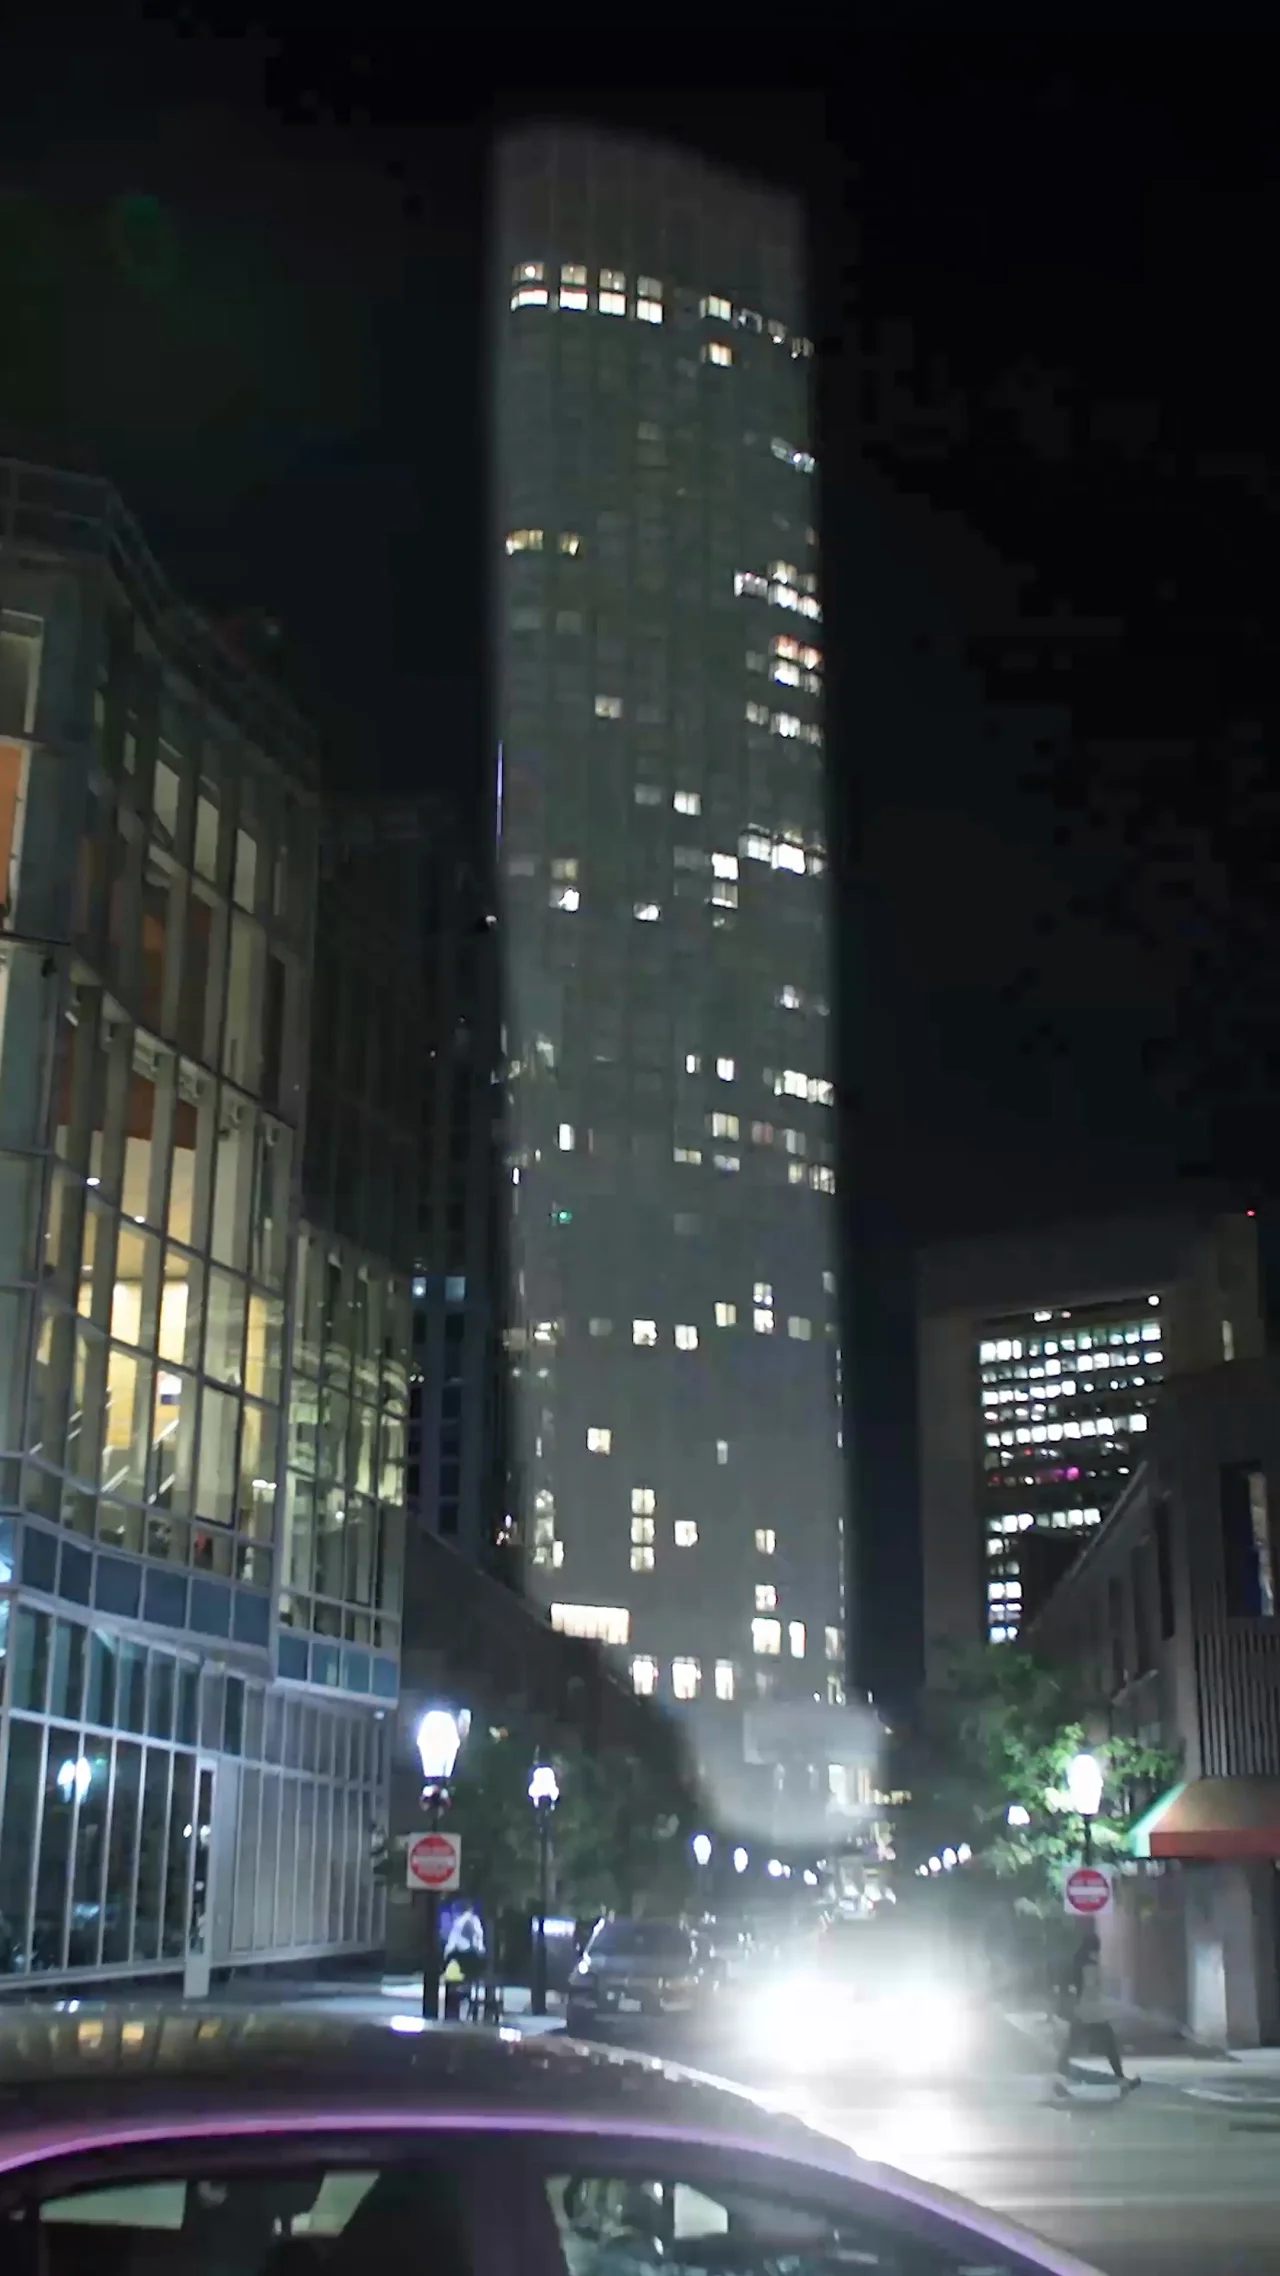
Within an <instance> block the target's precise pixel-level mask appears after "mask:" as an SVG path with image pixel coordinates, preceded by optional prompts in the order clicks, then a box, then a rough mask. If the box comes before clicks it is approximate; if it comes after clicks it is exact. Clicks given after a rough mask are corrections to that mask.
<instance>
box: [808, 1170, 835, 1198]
mask: <svg viewBox="0 0 1280 2276" xmlns="http://www.w3.org/2000/svg"><path fill="white" fill-rule="evenodd" d="M809 1183H810V1185H811V1186H812V1187H813V1190H814V1192H815V1193H834V1192H835V1190H836V1173H835V1171H834V1170H829V1169H826V1168H825V1167H824V1166H823V1165H822V1164H821V1163H819V1164H818V1165H817V1167H816V1168H814V1169H811V1170H810V1172H809Z"/></svg>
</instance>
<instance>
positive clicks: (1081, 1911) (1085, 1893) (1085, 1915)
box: [1062, 1865, 1111, 1920]
mask: <svg viewBox="0 0 1280 2276" xmlns="http://www.w3.org/2000/svg"><path fill="white" fill-rule="evenodd" d="M1062 1903H1063V1909H1064V1911H1066V1912H1069V1913H1074V1914H1075V1916H1076V1918H1077V1919H1078V1920H1097V1918H1098V1917H1099V1915H1100V1914H1101V1913H1105V1912H1110V1910H1111V1875H1110V1873H1109V1872H1108V1871H1107V1869H1106V1867H1105V1866H1103V1865H1072V1866H1070V1867H1069V1868H1068V1870H1067V1874H1066V1878H1065V1879H1064V1881H1063V1884H1062Z"/></svg>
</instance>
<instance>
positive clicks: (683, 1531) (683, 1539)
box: [675, 1517, 698, 1549]
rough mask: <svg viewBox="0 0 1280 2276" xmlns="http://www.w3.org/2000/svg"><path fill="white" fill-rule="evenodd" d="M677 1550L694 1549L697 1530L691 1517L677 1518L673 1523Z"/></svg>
mask: <svg viewBox="0 0 1280 2276" xmlns="http://www.w3.org/2000/svg"><path fill="white" fill-rule="evenodd" d="M675 1537H676V1547H677V1549H696V1548H697V1546H698V1528H697V1526H696V1524H695V1523H694V1521H693V1519H692V1518H691V1517H678V1518H677V1519H676V1522H675Z"/></svg>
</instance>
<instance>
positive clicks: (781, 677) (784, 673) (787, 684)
mask: <svg viewBox="0 0 1280 2276" xmlns="http://www.w3.org/2000/svg"><path fill="white" fill-rule="evenodd" d="M771 676H772V678H774V679H775V680H776V681H777V682H778V685H779V686H780V687H784V688H798V687H799V685H800V666H799V665H798V664H775V665H774V667H773V672H772V675H771Z"/></svg>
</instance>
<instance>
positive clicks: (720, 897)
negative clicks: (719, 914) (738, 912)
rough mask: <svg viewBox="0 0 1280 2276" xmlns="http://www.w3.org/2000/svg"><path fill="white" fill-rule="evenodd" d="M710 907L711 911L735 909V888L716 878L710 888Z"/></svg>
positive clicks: (736, 901)
mask: <svg viewBox="0 0 1280 2276" xmlns="http://www.w3.org/2000/svg"><path fill="white" fill-rule="evenodd" d="M711 906H712V908H713V909H736V908H737V906H738V888H737V886H736V885H726V884H725V883H724V881H723V879H719V878H718V879H717V880H716V883H715V884H714V885H713V886H712V888H711Z"/></svg>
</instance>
